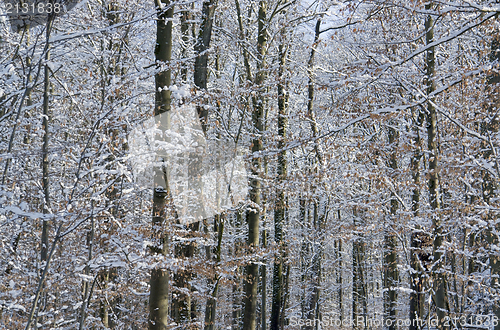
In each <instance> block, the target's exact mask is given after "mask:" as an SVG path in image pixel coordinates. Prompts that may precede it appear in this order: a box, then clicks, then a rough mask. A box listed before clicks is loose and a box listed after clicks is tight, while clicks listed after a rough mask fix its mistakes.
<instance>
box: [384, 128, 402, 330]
mask: <svg viewBox="0 0 500 330" xmlns="http://www.w3.org/2000/svg"><path fill="white" fill-rule="evenodd" d="M398 138H399V134H398V132H397V131H396V130H395V129H394V128H392V127H390V128H389V144H390V148H391V156H390V160H389V167H390V168H391V170H392V174H391V176H392V177H393V178H396V177H397V171H398V163H397V152H398V151H397V147H396V144H397V141H398ZM394 181H396V180H394ZM398 208H399V202H398V200H397V199H396V196H395V193H393V194H392V199H391V207H390V220H389V221H390V223H389V225H388V226H387V229H386V230H387V232H386V236H385V269H384V270H385V274H384V277H385V281H384V282H385V289H386V290H387V294H386V295H384V297H385V310H386V311H385V319H386V320H391V321H390V322H389V321H387V322H386V324H389V327H388V328H389V330H394V329H396V328H397V326H396V308H397V299H398V296H397V288H398V286H399V274H398V267H397V263H398V257H397V247H398V244H397V238H396V233H395V232H394V230H393V229H392V225H395V221H396V219H397V212H398Z"/></svg>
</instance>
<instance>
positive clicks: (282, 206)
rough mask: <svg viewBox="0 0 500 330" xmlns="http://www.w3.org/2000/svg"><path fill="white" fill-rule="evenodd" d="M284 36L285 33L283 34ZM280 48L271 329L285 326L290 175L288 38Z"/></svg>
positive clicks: (275, 329)
mask: <svg viewBox="0 0 500 330" xmlns="http://www.w3.org/2000/svg"><path fill="white" fill-rule="evenodd" d="M281 36H282V38H284V37H285V36H284V33H281ZM278 47H279V58H280V66H279V71H278V139H279V140H278V149H279V154H278V171H277V172H278V173H277V175H278V191H277V193H276V209H275V211H274V240H275V242H276V244H277V245H278V253H277V255H276V257H275V261H274V270H273V301H272V307H271V325H270V329H271V330H278V329H283V323H282V320H283V317H282V315H281V312H282V310H283V298H284V296H283V262H284V258H285V251H286V247H285V246H284V244H285V243H284V241H283V226H284V225H285V215H286V209H287V204H288V203H287V198H286V195H285V189H284V187H283V184H284V183H285V181H286V178H287V165H288V162H287V159H286V150H285V146H286V134H287V129H288V92H287V91H286V83H285V77H284V75H285V65H286V57H287V52H288V49H287V47H286V46H285V40H282V43H281V44H280V45H279V46H278Z"/></svg>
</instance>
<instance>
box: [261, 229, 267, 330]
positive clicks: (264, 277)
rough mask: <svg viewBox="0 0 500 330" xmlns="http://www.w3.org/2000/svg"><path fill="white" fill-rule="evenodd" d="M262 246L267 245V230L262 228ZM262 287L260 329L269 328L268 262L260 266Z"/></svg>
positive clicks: (265, 329)
mask: <svg viewBox="0 0 500 330" xmlns="http://www.w3.org/2000/svg"><path fill="white" fill-rule="evenodd" d="M262 247H263V248H264V249H265V248H266V247H267V230H266V229H264V230H262ZM260 283H261V284H260V287H261V292H260V293H261V301H260V323H261V325H260V329H261V330H267V299H266V298H267V264H266V263H265V262H264V263H263V264H262V265H261V266H260Z"/></svg>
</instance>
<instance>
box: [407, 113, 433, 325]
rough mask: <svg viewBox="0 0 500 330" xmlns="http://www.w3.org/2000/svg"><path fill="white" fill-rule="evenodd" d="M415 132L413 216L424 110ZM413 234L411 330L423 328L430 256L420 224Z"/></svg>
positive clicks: (416, 212) (417, 194)
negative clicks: (427, 266) (426, 266)
mask: <svg viewBox="0 0 500 330" xmlns="http://www.w3.org/2000/svg"><path fill="white" fill-rule="evenodd" d="M417 111H418V113H417V114H416V116H415V118H416V120H415V124H414V133H415V151H414V154H413V157H412V159H411V164H410V167H411V171H412V177H413V184H414V185H415V188H413V192H412V212H413V217H414V218H415V219H417V218H418V217H419V210H420V159H421V158H422V138H421V137H420V128H421V127H422V125H423V122H424V112H423V111H420V110H417ZM415 227H416V228H415V230H414V231H413V232H412V234H411V259H410V263H411V264H410V266H411V273H410V288H411V293H410V330H421V329H422V328H423V323H422V320H423V318H424V302H425V293H424V291H425V269H424V267H422V265H423V263H425V262H427V261H428V259H429V258H428V256H427V255H426V252H424V245H425V243H426V242H427V241H428V239H425V240H422V238H424V237H425V238H427V235H424V234H423V233H422V232H421V228H420V226H418V225H416V226H415Z"/></svg>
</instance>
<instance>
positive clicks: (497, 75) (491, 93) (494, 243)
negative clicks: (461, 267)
mask: <svg viewBox="0 0 500 330" xmlns="http://www.w3.org/2000/svg"><path fill="white" fill-rule="evenodd" d="M490 60H491V61H492V62H495V61H496V62H497V63H496V67H495V68H494V69H493V70H492V71H491V73H490V74H489V75H488V76H487V80H486V93H487V102H485V108H486V111H487V115H488V116H487V122H484V123H483V125H482V126H483V128H482V130H483V132H482V133H483V134H484V135H486V136H488V138H489V139H490V143H486V142H483V143H482V148H481V149H483V150H485V151H484V153H483V158H484V159H485V161H486V162H488V163H490V164H492V166H491V168H493V169H495V170H496V173H491V172H490V171H489V170H487V169H485V170H483V171H482V179H483V180H482V190H483V200H484V202H485V204H486V205H491V202H492V199H494V198H497V196H498V194H497V189H498V183H497V180H498V178H495V174H497V175H498V173H499V172H500V169H499V168H498V165H497V161H498V159H495V157H496V153H495V150H494V149H493V148H496V146H495V145H494V143H493V142H492V141H491V140H492V138H491V137H492V136H495V135H496V134H498V131H499V130H500V118H499V116H498V109H499V108H500V101H499V99H500V71H499V68H498V62H499V61H500V36H499V35H496V36H494V38H493V41H492V44H491V53H490ZM493 207H494V206H493ZM487 217H488V221H489V222H490V224H489V227H488V231H487V234H486V235H487V239H488V243H489V245H490V252H489V267H490V271H491V280H490V281H491V282H490V288H491V293H492V297H491V300H492V311H493V315H494V316H495V317H496V318H497V320H500V306H499V304H500V302H499V301H498V298H497V297H498V293H499V291H500V280H499V277H500V257H499V256H498V252H496V251H497V249H498V245H499V239H498V231H499V230H500V225H498V224H497V223H495V222H496V220H497V219H498V216H495V215H493V214H487ZM494 329H495V330H499V329H500V324H498V323H497V325H495V327H494Z"/></svg>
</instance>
